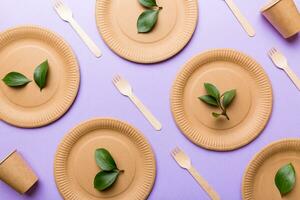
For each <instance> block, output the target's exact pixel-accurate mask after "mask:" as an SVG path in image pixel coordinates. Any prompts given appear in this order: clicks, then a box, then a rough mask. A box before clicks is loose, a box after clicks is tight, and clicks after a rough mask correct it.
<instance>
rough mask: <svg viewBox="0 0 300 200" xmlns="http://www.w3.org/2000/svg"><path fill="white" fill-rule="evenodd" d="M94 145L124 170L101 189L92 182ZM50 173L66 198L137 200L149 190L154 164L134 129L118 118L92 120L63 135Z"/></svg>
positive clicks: (148, 150) (140, 135) (139, 134)
mask: <svg viewBox="0 0 300 200" xmlns="http://www.w3.org/2000/svg"><path fill="white" fill-rule="evenodd" d="M98 148H105V149H107V150H108V151H109V152H110V153H111V154H112V156H113V158H114V160H115V161H116V164H117V166H118V168H119V169H123V170H125V171H124V173H123V174H121V175H120V176H119V177H118V179H117V181H116V182H115V184H114V185H113V186H112V188H109V189H108V190H106V191H104V192H100V191H98V190H96V189H94V185H93V181H94V177H95V175H96V174H97V173H98V172H99V171H100V169H99V167H98V166H97V164H96V161H95V157H94V154H95V150H96V149H98ZM54 175H55V181H56V185H57V187H58V189H59V191H60V193H61V195H62V196H63V198H64V199H66V200H77V199H89V200H101V199H106V200H118V199H130V200H135V199H136V200H137V199H146V198H147V197H148V195H149V193H150V192H151V190H152V187H153V184H154V181H155V176H156V165H155V158H154V155H153V152H152V149H151V147H150V145H149V143H148V142H147V140H146V139H145V138H144V137H143V136H142V134H141V133H140V132H139V131H137V130H136V129H135V128H133V127H131V126H130V125H128V124H126V123H123V122H121V121H118V120H113V119H94V120H91V121H88V122H85V123H82V124H80V125H79V126H77V127H76V128H74V129H73V130H71V131H70V133H69V134H68V135H67V136H65V138H64V139H63V141H62V142H61V144H60V145H59V147H58V150H57V153H56V158H55V163H54Z"/></svg>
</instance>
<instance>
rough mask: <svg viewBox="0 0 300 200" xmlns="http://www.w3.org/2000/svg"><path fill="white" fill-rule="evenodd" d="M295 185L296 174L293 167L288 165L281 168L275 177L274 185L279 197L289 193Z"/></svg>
mask: <svg viewBox="0 0 300 200" xmlns="http://www.w3.org/2000/svg"><path fill="white" fill-rule="evenodd" d="M295 183H296V172H295V169H294V166H293V165H292V164H291V163H290V164H287V165H285V166H283V167H281V168H280V169H279V170H278V172H277V174H276V176H275V184H276V187H277V188H278V190H279V192H280V194H281V196H284V195H286V194H287V193H289V192H291V191H292V190H293V188H294V186H295Z"/></svg>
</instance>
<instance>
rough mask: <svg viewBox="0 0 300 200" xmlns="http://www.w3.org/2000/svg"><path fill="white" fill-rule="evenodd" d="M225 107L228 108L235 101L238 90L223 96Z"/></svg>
mask: <svg viewBox="0 0 300 200" xmlns="http://www.w3.org/2000/svg"><path fill="white" fill-rule="evenodd" d="M223 96H224V97H223V106H224V108H227V107H228V106H229V105H230V104H231V103H232V101H233V99H234V98H235V96H236V90H230V91H227V92H225V93H224V95H223Z"/></svg>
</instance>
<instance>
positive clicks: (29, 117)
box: [0, 26, 80, 128]
mask: <svg viewBox="0 0 300 200" xmlns="http://www.w3.org/2000/svg"><path fill="white" fill-rule="evenodd" d="M46 59H48V62H49V74H48V80H47V85H46V87H45V88H44V89H43V90H42V91H40V89H39V87H38V86H37V85H36V84H35V83H34V81H32V82H31V83H29V84H28V85H26V86H25V87H22V88H11V87H8V86H6V85H5V83H4V82H3V81H0V99H1V101H0V108H1V109H0V118H1V119H2V120H3V121H6V122H7V123H10V124H13V125H15V126H19V127H28V128H29V127H40V126H44V125H47V124H49V123H51V122H53V121H55V120H57V119H58V118H60V117H61V116H62V115H63V114H64V113H65V112H66V111H67V110H68V109H69V107H70V106H71V105H72V103H73V101H74V99H75V97H76V95H77V92H78V88H79V79H80V75H79V68H78V64H77V61H76V58H75V56H74V54H73V52H72V50H71V48H70V47H69V45H68V44H67V43H66V42H64V40H63V39H62V38H61V37H59V36H57V35H56V34H54V33H53V32H51V31H49V30H46V29H43V28H39V27H35V26H24V27H18V28H13V29H9V30H7V31H5V32H2V33H0V66H1V67H0V79H2V78H3V77H4V76H5V75H6V74H8V73H9V72H11V71H17V72H20V73H22V74H24V75H25V76H26V77H28V78H29V79H31V80H33V73H34V69H35V67H36V66H37V65H39V64H40V63H42V62H43V61H45V60H46Z"/></svg>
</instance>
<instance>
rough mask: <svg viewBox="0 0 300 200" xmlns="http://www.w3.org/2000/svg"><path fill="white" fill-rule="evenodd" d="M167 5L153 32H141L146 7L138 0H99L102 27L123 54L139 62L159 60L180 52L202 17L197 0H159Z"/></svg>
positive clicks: (106, 35)
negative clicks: (139, 28)
mask: <svg viewBox="0 0 300 200" xmlns="http://www.w3.org/2000/svg"><path fill="white" fill-rule="evenodd" d="M157 3H158V5H159V6H162V7H163V9H162V10H161V12H160V13H159V17H158V22H157V24H156V26H155V27H154V29H153V30H152V31H151V32H150V33H145V34H139V33H138V32H137V27H136V24H137V19H138V17H139V15H140V14H141V13H142V12H143V11H145V8H144V7H143V6H142V5H140V4H139V1H138V0H114V1H111V0H97V2H96V21H97V26H98V30H99V32H100V34H101V36H102V38H103V39H104V41H105V42H106V43H107V45H108V46H109V47H110V48H111V49H112V50H113V51H114V52H115V53H116V54H118V55H119V56H121V57H123V58H125V59H127V60H130V61H134V62H138V63H155V62H159V61H163V60H166V59H168V58H170V57H172V56H174V55H175V54H177V53H178V52H179V51H180V50H181V49H183V48H184V46H185V45H186V44H187V43H188V41H189V40H190V39H191V37H192V35H193V33H194V31H195V28H196V24H197V20H198V3H197V0H163V1H162V0H158V1H157Z"/></svg>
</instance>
